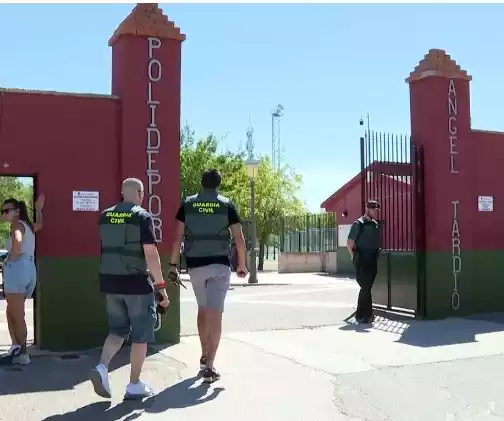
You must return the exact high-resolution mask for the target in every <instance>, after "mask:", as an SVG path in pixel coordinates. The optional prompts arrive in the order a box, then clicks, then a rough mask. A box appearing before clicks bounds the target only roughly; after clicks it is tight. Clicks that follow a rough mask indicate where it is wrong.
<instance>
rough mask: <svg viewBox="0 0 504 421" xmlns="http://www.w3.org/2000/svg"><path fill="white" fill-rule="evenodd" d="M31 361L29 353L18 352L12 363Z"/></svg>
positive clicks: (22, 363) (28, 362)
mask: <svg viewBox="0 0 504 421" xmlns="http://www.w3.org/2000/svg"><path fill="white" fill-rule="evenodd" d="M30 363H31V359H30V356H29V355H28V354H17V355H14V357H13V358H12V364H20V365H28V364H30Z"/></svg>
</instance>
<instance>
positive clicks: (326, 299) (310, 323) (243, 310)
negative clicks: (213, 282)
mask: <svg viewBox="0 0 504 421" xmlns="http://www.w3.org/2000/svg"><path fill="white" fill-rule="evenodd" d="M357 292H358V290H357V286H356V284H355V283H354V282H353V281H348V280H347V281H345V280H338V279H334V280H333V279H331V283H329V284H328V285H313V286H310V285H289V286H285V285H284V286H254V287H234V288H232V289H231V290H230V291H229V292H228V296H227V298H226V307H225V312H224V321H223V330H224V332H226V333H229V332H243V331H262V330H284V329H301V328H313V327H318V326H328V325H338V324H341V323H342V321H343V319H345V318H346V317H347V316H348V315H350V314H351V313H352V312H353V311H354V308H355V302H356V297H357ZM196 312H197V305H196V301H195V299H194V294H193V291H192V289H191V287H190V286H188V289H187V290H184V289H183V290H182V293H181V330H182V334H183V335H194V334H197V327H196Z"/></svg>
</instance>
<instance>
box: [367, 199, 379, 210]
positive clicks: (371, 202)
mask: <svg viewBox="0 0 504 421" xmlns="http://www.w3.org/2000/svg"><path fill="white" fill-rule="evenodd" d="M366 207H367V208H368V209H376V210H380V202H378V201H377V200H368V202H367V204H366Z"/></svg>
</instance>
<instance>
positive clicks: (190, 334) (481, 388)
mask: <svg viewBox="0 0 504 421" xmlns="http://www.w3.org/2000/svg"><path fill="white" fill-rule="evenodd" d="M357 292H358V290H357V287H356V285H355V283H354V282H353V281H351V280H342V279H334V278H331V279H330V280H329V281H328V283H327V284H326V285H292V286H254V287H234V288H232V289H231V290H230V291H229V293H228V298H227V302H226V310H225V315H224V337H223V342H222V349H221V354H220V360H219V362H220V364H221V365H220V366H219V367H221V366H222V367H223V371H224V373H225V374H226V376H225V379H226V382H227V383H225V384H226V387H227V388H228V389H229V391H228V392H226V393H229V394H231V393H233V391H236V393H239V392H238V391H240V390H241V388H242V387H244V386H243V385H242V384H241V383H239V384H238V383H237V384H236V385H234V384H233V383H232V381H234V379H236V381H237V382H238V381H241V380H242V378H241V377H240V376H238V377H233V374H236V373H237V372H239V373H244V370H245V371H246V370H247V367H242V365H240V361H241V359H240V358H241V355H246V356H245V357H244V358H250V359H251V360H254V361H260V363H259V364H260V365H259V367H261V365H263V364H266V365H267V364H272V365H271V368H270V366H267V367H268V368H267V370H272V371H268V373H271V372H276V374H274V375H273V376H272V377H271V378H269V379H268V382H266V383H267V384H265V383H264V377H261V376H262V374H261V373H262V372H259V373H257V374H256V377H257V378H256V379H255V380H254V381H256V383H254V382H252V383H253V384H254V386H252V388H253V389H254V390H256V389H258V388H261V387H262V388H266V389H267V388H268V387H269V386H271V387H270V389H271V390H269V392H268V393H269V394H273V395H275V393H278V392H275V390H274V388H275V387H277V386H278V387H280V388H283V389H285V388H286V387H288V386H287V385H289V384H290V383H291V382H292V383H293V387H294V386H295V389H293V391H294V390H298V389H300V390H302V389H303V388H306V389H307V391H306V392H303V393H312V395H305V394H304V395H299V396H297V397H296V398H294V399H295V402H298V401H299V405H301V403H302V401H303V399H304V402H305V403H304V405H312V407H311V409H310V410H311V411H315V408H322V407H323V406H324V405H328V406H327V407H325V406H324V408H323V409H320V414H327V415H324V416H322V415H320V416H319V418H317V417H315V418H314V419H320V420H324V421H325V420H326V419H331V420H334V421H336V420H338V421H339V420H343V421H497V420H501V421H502V420H504V398H503V395H502V392H501V383H502V373H501V371H502V370H501V369H500V368H501V367H503V366H504V333H503V331H504V324H502V320H504V319H502V318H497V319H495V320H494V321H491V322H490V323H488V322H478V321H472V322H471V321H468V320H467V321H465V320H458V321H457V319H453V321H449V320H448V321H446V322H443V321H440V322H439V323H438V322H432V323H433V324H432V325H429V323H430V322H419V325H417V327H415V328H413V327H411V326H410V327H409V329H408V330H406V331H405V332H406V333H398V332H401V331H400V330H397V329H388V328H387V329H384V327H383V326H388V327H390V326H392V327H394V326H399V325H400V324H401V323H399V322H395V321H393V320H389V321H387V320H384V321H380V322H379V323H377V325H376V326H375V328H374V329H367V330H366V329H365V330H362V331H359V330H353V329H352V327H351V326H349V325H348V324H347V323H345V322H344V319H345V318H346V317H347V316H348V315H350V314H351V313H352V312H353V310H354V305H355V300H356V296H357ZM28 310H30V304H28ZM196 310H197V307H196V302H195V300H194V296H193V292H192V290H191V288H190V286H188V290H182V291H181V321H182V335H184V336H185V337H186V340H185V341H183V342H185V345H184V344H182V345H181V346H180V348H178V349H179V351H176V349H177V348H176V347H175V348H173V349H171V348H169V349H167V351H166V353H167V355H168V356H169V357H171V358H172V359H176V360H183V359H184V358H186V359H187V358H188V359H189V361H190V363H189V364H191V362H193V361H197V358H198V355H199V354H198V352H199V347H198V344H197V342H198V341H197V338H195V337H194V335H196V333H197V330H196ZM3 312H4V303H3V302H1V301H0V338H1V341H0V343H6V342H7V341H8V334H7V331H6V326H5V319H4V315H3ZM28 314H32V313H30V312H29V313H28ZM422 326H423V327H422ZM317 328H318V329H317ZM394 332H395V333H394ZM407 332H410V333H407ZM414 332H416V333H414ZM401 335H402V339H401ZM408 335H409V337H408V340H409V342H407V343H406V336H408ZM412 335H414V336H416V337H417V338H416V339H415V338H412ZM443 337H445V338H447V340H446V341H442V340H440V338H443ZM457 337H459V338H466V340H463V341H462V340H459V341H457V340H454V338H455V339H456V338H457ZM469 337H470V338H472V339H471V340H467V338H469ZM413 339H415V340H413ZM401 340H402V341H403V343H402V344H401ZM177 352H178V353H179V355H178V354H177ZM248 352H251V354H250V357H248V356H247V355H248V354H246V353H248ZM241 353H245V354H241ZM193 354H194V355H193ZM272 358H276V359H275V360H274V362H273V361H272V360H271V359H272ZM233 359H237V361H234V360H233ZM170 361H171V360H170ZM268 361H269V362H268ZM58 364H59V363H58ZM82 364H83V365H85V364H84V362H83V363H82ZM153 364H154V363H153ZM156 364H157V363H156ZM164 364H165V363H163V367H164ZM361 366H362V367H361ZM36 367H37V366H35V365H34V367H32V368H31V370H35V369H36ZM256 369H257V367H256ZM256 369H254V370H252V369H251V370H250V371H246V373H247V374H246V375H247V376H248V377H247V379H248V384H249V385H250V384H251V383H250V381H251V378H253V376H254V373H255V371H256ZM40 370H42V368H40ZM156 370H159V369H158V368H157V366H156ZM240 370H241V371H240ZM123 371H124V373H122V372H121V373H122V374H120V375H123V376H124V377H125V378H126V376H127V370H123ZM12 376H14V374H12ZM163 376H165V377H164V378H165V379H166V378H168V377H169V376H173V374H170V373H168V372H167V373H166V374H163ZM13 378H14V377H13ZM277 378H278V379H279V378H287V379H290V380H289V381H288V382H287V383H285V384H282V385H280V384H278V385H276V383H275V381H276V380H275V379H277ZM301 379H304V380H303V381H304V382H310V381H312V382H313V383H309V385H308V383H307V384H305V383H302V382H301ZM149 381H150V380H149ZM152 381H153V382H154V381H156V380H155V379H154V378H153V380H152ZM76 382H77V381H76ZM79 382H80V380H79ZM300 382H301V383H300ZM77 383H78V382H77ZM223 384H224V382H223ZM261 384H262V386H260V385H261ZM270 384H271V385H270ZM16 387H18V386H16ZM75 387H81V386H72V387H70V386H69V387H68V390H69V392H68V393H71V390H72V389H73V388H75ZM159 387H161V383H160V386H159ZM86 390H87V389H86ZM308 390H309V391H311V392H308ZM293 391H289V393H294V392H293ZM0 392H1V391H0ZM4 393H5V392H4ZM86 393H87V392H86ZM185 393H186V392H183V393H182V392H181V394H180V395H177V398H176V399H181V397H180V396H182V395H184V396H185ZM240 393H241V392H240ZM1 395H2V393H0V398H1ZM25 396H26V395H25ZM33 396H35V395H33ZM65 396H67V395H65ZM68 396H70V395H68ZM72 396H73V395H72ZM239 396H240V395H239V394H237V395H236V396H235V395H232V397H231V395H230V396H229V400H228V401H226V398H225V395H223V396H222V397H219V399H216V400H215V402H216V403H215V405H223V406H225V405H230V403H224V402H235V401H236V400H237V399H238V400H239V399H241V400H242V401H241V404H240V405H241V406H243V405H245V406H246V399H245V400H244V398H243V397H241V398H240V397H239ZM254 396H256V395H254ZM92 398H93V396H92V395H90V398H89V399H92ZM255 398H257V396H256V397H255ZM15 399H16V400H15ZM17 399H18V398H17V397H15V396H13V397H12V398H9V399H7V398H5V402H6V403H8V402H11V400H12V402H13V403H12V405H14V402H17ZM19 399H21V398H19ZM34 399H35V398H34ZM61 399H62V401H63V400H65V399H68V398H66V397H65V398H64V397H62V398H61ZM86 399H88V398H87V397H85V398H84V397H83V398H82V401H83V403H82V404H81V406H82V405H84V404H85V401H86ZM250 399H252V398H250ZM279 399H280V397H277V398H275V401H271V402H269V403H268V407H271V408H272V409H271V410H274V406H275V403H274V402H276V403H277V404H278V407H279V408H280V407H282V405H284V404H282V405H280V404H279V403H278V401H279ZM34 402H35V401H34ZM37 402H38V401H37ZM37 402H35V403H34V404H33V405H34V407H38V403H37ZM286 402H287V401H286ZM66 404H67V403H66V401H65V405H66ZM293 404H294V403H291V404H289V405H287V404H285V405H284V406H283V407H282V408H283V409H279V411H280V412H279V414H283V415H285V414H287V415H288V413H289V408H291V407H292V405H293ZM16 405H17V404H16ZM68 405H70V404H69V403H68ZM72 405H76V404H75V403H72ZM240 405H238V406H240ZM251 405H252V404H251ZM62 406H63V404H62ZM14 407H15V405H14V406H13V408H14ZM202 408H203V407H202ZM205 408H207V407H205ZM208 408H214V407H208ZM215 408H217V406H215ZM296 408H297V406H296ZM299 408H300V407H299ZM299 408H298V409H299ZM202 410H203V409H202ZM204 410H206V409H204ZM213 410H214V409H211V411H213ZM216 410H217V409H216ZM47 411H49V410H47ZM282 411H283V412H282ZM14 413H15V412H12V414H14ZM7 414H11V413H10V412H7ZM93 414H94V413H93ZM185 414H187V416H186V415H185ZM190 414H191V412H188V410H187V409H184V410H182V412H180V413H179V412H177V414H176V418H177V417H178V418H177V419H184V420H185V419H188V420H189V419H199V418H198V417H197V416H196V415H194V417H193V418H191V416H190ZM182 415H184V416H186V418H181V416H182ZM289 416H290V415H289ZM9 417H10V418H9ZM9 417H7V418H6V419H11V418H12V416H11V415H9ZM23 417H24V418H23V419H27V420H28V419H29V420H30V421H31V420H32V419H33V420H34V419H35V418H27V416H25V415H23ZM90 417H91V416H90ZM90 417H87V418H90ZM91 418H92V417H91ZM146 418H148V417H146ZM245 418H246V417H245ZM0 419H2V416H1V414H0ZM19 419H21V418H19ZM36 419H43V417H41V416H40V415H37V417H36ZM63 419H65V420H66V418H64V417H63V418H62V420H63ZM73 419H74V418H72V417H69V418H68V420H73ZM77 419H79V420H80V419H81V418H77V417H75V420H77ZM82 419H84V418H82ZM167 419H168V418H167ZM170 419H171V418H170ZM219 419H223V420H228V419H229V420H233V421H235V420H236V413H234V414H233V413H230V415H229V416H228V417H227V418H226V417H222V416H221V417H220V418H219ZM247 419H248V418H247ZM265 419H267V417H266V418H265ZM275 419H282V420H283V419H284V418H281V416H280V415H278V416H277V418H275ZM285 419H287V418H285ZM289 419H296V420H297V419H299V420H301V419H303V420H304V419H309V418H301V417H300V418H296V416H290V418H289Z"/></svg>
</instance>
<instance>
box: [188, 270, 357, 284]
mask: <svg viewBox="0 0 504 421" xmlns="http://www.w3.org/2000/svg"><path fill="white" fill-rule="evenodd" d="M180 278H181V280H182V281H183V282H184V283H190V280H189V275H188V274H187V273H182V274H181V275H180ZM334 279H338V280H348V281H349V282H355V281H353V280H352V279H351V278H347V277H337V276H335V275H330V274H325V273H278V272H258V274H257V280H258V282H257V283H256V284H249V283H248V275H247V277H246V278H239V277H238V276H237V275H236V273H234V272H233V273H232V274H231V286H233V287H240V286H242V287H259V286H276V285H278V286H281V285H328V284H330V283H331V282H334Z"/></svg>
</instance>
